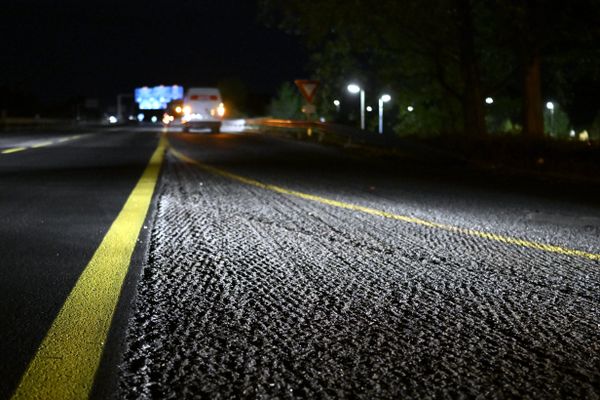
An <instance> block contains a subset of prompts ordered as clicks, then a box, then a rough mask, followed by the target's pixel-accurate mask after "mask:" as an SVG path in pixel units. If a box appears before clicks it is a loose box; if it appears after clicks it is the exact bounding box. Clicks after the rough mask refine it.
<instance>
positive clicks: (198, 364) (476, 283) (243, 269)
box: [115, 134, 600, 399]
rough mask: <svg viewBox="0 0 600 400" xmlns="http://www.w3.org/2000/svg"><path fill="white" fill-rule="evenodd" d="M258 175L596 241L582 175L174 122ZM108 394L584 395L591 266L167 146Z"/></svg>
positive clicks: (186, 138)
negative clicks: (538, 174)
mask: <svg viewBox="0 0 600 400" xmlns="http://www.w3.org/2000/svg"><path fill="white" fill-rule="evenodd" d="M170 142H171V145H172V146H173V148H175V149H176V150H177V151H179V152H181V153H183V154H185V155H186V156H188V157H190V158H192V159H195V160H198V161H201V162H204V163H207V164H210V165H212V166H216V167H219V168H222V169H224V170H227V171H230V172H232V173H235V174H239V175H242V176H244V177H248V178H252V179H255V180H258V181H260V182H263V183H267V184H275V185H279V186H281V187H284V188H287V189H293V190H297V191H301V192H306V193H310V194H314V195H319V196H322V197H325V198H329V199H334V200H337V201H343V202H347V203H351V204H357V205H362V206H367V207H371V208H375V209H379V210H383V211H388V212H391V213H396V214H400V215H406V216H412V217H418V218H422V219H426V220H430V221H434V222H438V223H443V224H449V225H454V226H459V227H463V228H471V229H477V230H481V231H486V232H491V233H496V234H502V235H507V236H511V237H515V238H520V239H526V240H531V241H536V242H541V243H547V244H553V245H558V246H564V247H567V248H573V249H579V250H584V251H588V252H591V253H600V241H599V237H600V196H599V190H598V188H597V187H596V188H594V187H586V186H584V185H570V184H566V183H557V182H550V181H547V182H533V181H529V180H526V179H516V178H502V177H493V176H489V175H480V174H479V173H477V172H473V171H470V170H468V169H465V168H462V167H457V166H454V167H451V166H447V165H435V164H434V163H433V162H421V163H417V162H415V161H414V160H401V159H400V160H380V159H377V158H376V157H362V158H361V157H358V156H356V155H352V154H348V153H346V152H343V151H340V150H338V149H334V148H327V147H321V146H319V145H316V144H309V143H298V142H294V141H286V140H281V139H273V138H268V137H261V136H256V135H226V134H219V135H205V134H189V135H182V134H172V135H171V136H170ZM157 196H158V197H157V199H156V201H157V209H156V214H155V216H154V221H153V228H152V231H151V235H150V247H149V250H148V259H147V261H146V264H145V266H144V269H143V271H142V274H141V277H140V281H139V284H138V288H137V296H136V300H135V306H134V311H133V314H132V315H131V317H130V320H129V328H128V331H127V336H126V338H127V339H126V343H127V347H126V350H125V353H124V355H123V358H122V361H121V364H120V367H119V377H118V392H117V393H116V394H115V397H116V398H131V399H149V398H157V399H158V398H177V399H186V398H207V399H209V398H210V399H213V398H283V399H285V398H365V399H372V398H383V399H385V398H389V399H396V398H419V399H421V398H498V399H501V398H515V397H518V398H521V397H523V398H536V399H540V398H589V399H597V398H599V397H600V291H599V290H598V288H599V287H600V262H599V261H598V260H591V259H587V258H584V257H575V256H566V255H561V254H556V253H551V252H545V251H541V250H535V249H530V248H524V247H520V246H518V245H512V244H506V243H501V242H497V241H491V240H487V239H483V238H478V237H473V236H468V235H464V234H460V233H452V232H448V231H444V230H440V229H437V228H432V227H426V226H421V225H415V224H410V223H405V222H402V221H398V220H392V219H386V218H383V217H377V216H373V215H368V214H365V213H361V212H358V211H352V210H347V209H342V208H337V207H334V206H331V205H325V204H321V203H318V202H313V201H309V200H305V199H301V198H297V197H294V196H289V195H286V194H281V193H275V192H273V191H270V190H266V189H264V188H260V187H256V186H252V185H248V184H244V183H241V182H239V181H235V180H231V179H229V178H226V177H223V176H219V175H215V174H212V173H210V172H207V171H205V170H203V169H201V168H199V167H198V166H197V165H194V164H190V163H186V162H183V161H181V160H180V159H178V158H176V157H174V156H173V154H170V155H169V156H168V157H167V162H166V165H165V167H164V171H163V176H162V183H161V187H160V189H159V191H158V194H157Z"/></svg>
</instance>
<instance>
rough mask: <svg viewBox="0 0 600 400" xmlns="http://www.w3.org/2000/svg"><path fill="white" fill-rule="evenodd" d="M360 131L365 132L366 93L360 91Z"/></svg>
mask: <svg viewBox="0 0 600 400" xmlns="http://www.w3.org/2000/svg"><path fill="white" fill-rule="evenodd" d="M360 129H362V130H363V131H364V130H365V91H364V90H362V89H361V90H360Z"/></svg>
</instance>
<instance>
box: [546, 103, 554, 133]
mask: <svg viewBox="0 0 600 400" xmlns="http://www.w3.org/2000/svg"><path fill="white" fill-rule="evenodd" d="M546 108H547V109H548V110H550V135H553V134H554V103H553V102H551V101H549V102H547V103H546Z"/></svg>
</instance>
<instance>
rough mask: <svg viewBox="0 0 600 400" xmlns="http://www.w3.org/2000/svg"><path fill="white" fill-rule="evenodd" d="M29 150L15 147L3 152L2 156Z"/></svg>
mask: <svg viewBox="0 0 600 400" xmlns="http://www.w3.org/2000/svg"><path fill="white" fill-rule="evenodd" d="M23 150H27V147H13V148H11V149H6V150H2V154H11V153H17V152H19V151H23Z"/></svg>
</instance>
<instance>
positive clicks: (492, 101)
mask: <svg viewBox="0 0 600 400" xmlns="http://www.w3.org/2000/svg"><path fill="white" fill-rule="evenodd" d="M485 103H486V104H494V99H492V98H491V97H486V98H485Z"/></svg>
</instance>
